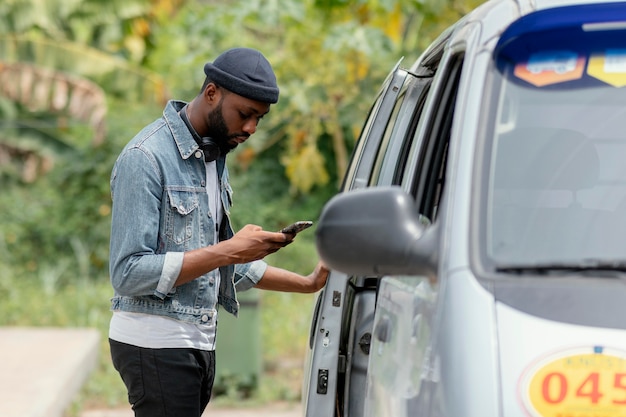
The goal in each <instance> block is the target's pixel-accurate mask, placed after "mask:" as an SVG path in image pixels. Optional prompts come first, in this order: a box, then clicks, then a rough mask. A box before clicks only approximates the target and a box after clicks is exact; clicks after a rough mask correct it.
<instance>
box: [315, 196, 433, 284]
mask: <svg viewBox="0 0 626 417" xmlns="http://www.w3.org/2000/svg"><path fill="white" fill-rule="evenodd" d="M437 242H438V239H437V233H436V226H430V227H429V228H428V229H427V228H426V227H425V226H424V225H423V224H422V222H421V221H420V215H419V213H418V209H417V206H416V204H415V201H414V199H413V198H412V197H411V196H410V195H409V194H407V193H405V192H404V191H402V189H401V188H400V187H396V186H391V187H374V188H366V189H359V190H355V191H348V192H345V193H342V194H338V195H336V196H335V197H333V198H332V199H331V200H330V201H329V202H328V203H327V204H326V205H325V206H324V209H323V210H322V214H321V216H320V220H319V222H318V226H317V230H316V244H317V250H318V252H319V254H320V257H321V259H322V260H323V261H324V262H325V263H326V264H327V265H328V266H329V267H330V268H332V269H335V270H337V271H340V272H343V273H346V274H349V275H376V276H382V275H422V274H426V275H429V276H434V275H435V271H436V261H437V260H436V256H435V255H436V249H437Z"/></svg>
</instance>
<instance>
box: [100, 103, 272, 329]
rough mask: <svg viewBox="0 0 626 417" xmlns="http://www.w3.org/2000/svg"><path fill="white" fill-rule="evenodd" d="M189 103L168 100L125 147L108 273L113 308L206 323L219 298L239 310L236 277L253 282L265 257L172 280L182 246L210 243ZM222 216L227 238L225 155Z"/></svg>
mask: <svg viewBox="0 0 626 417" xmlns="http://www.w3.org/2000/svg"><path fill="white" fill-rule="evenodd" d="M184 105H185V103H184V102H181V101H170V102H168V104H167V105H166V107H165V110H164V111H163V117H161V118H159V119H157V120H156V121H154V122H152V123H151V124H149V125H148V126H146V127H145V128H143V129H142V130H141V131H140V132H139V133H138V134H137V135H136V136H135V137H134V138H133V139H132V140H131V141H130V142H129V143H128V144H127V145H126V147H125V148H124V149H123V150H122V152H121V153H120V155H119V157H118V159H117V161H116V163H115V165H114V167H113V171H112V174H111V196H112V199H113V210H112V224H111V242H110V243H111V245H110V275H111V284H112V286H113V289H114V292H115V293H114V296H113V298H112V299H111V309H112V310H113V311H129V312H138V313H148V314H156V315H161V316H166V317H171V318H175V319H178V320H182V321H185V322H189V323H196V324H206V323H207V322H209V321H210V320H212V318H213V317H214V316H215V313H216V308H217V304H220V305H222V306H223V307H224V308H225V309H226V311H228V312H230V313H232V314H235V315H237V312H238V309H239V303H238V302H237V297H236V290H235V285H236V288H237V289H238V290H245V289H248V288H251V287H252V286H254V285H256V283H257V282H258V281H259V280H260V279H261V277H262V275H263V273H264V272H265V269H266V267H267V265H266V264H265V262H263V261H255V262H251V263H248V264H242V265H229V266H225V267H221V268H220V270H219V273H220V279H219V282H220V288H219V290H218V289H217V288H215V282H216V277H217V271H211V272H209V273H207V274H205V275H202V276H201V277H199V278H197V279H195V280H193V281H191V282H188V283H186V284H183V285H180V286H177V287H174V283H175V282H176V278H177V276H178V274H179V272H180V270H181V268H182V262H183V253H184V252H185V251H189V250H193V249H198V248H201V247H205V246H208V245H212V244H214V243H215V242H214V241H213V239H214V238H213V236H214V232H213V231H214V230H216V229H215V228H216V224H215V221H214V218H213V217H212V216H213V215H212V214H211V212H210V211H209V203H208V197H207V190H206V172H205V170H206V166H205V163H204V155H203V153H202V151H201V150H200V149H199V148H198V145H197V143H196V141H195V140H194V139H193V136H192V135H191V133H190V132H189V130H188V128H187V127H186V125H185V124H184V122H183V120H182V119H181V118H180V116H179V114H178V111H179V110H180V109H182V107H183V106H184ZM216 162H217V167H218V177H219V183H220V189H221V193H220V194H221V200H222V206H223V209H224V219H223V221H222V224H221V225H219V240H225V239H230V238H231V237H232V236H233V230H232V228H231V225H230V207H231V204H232V189H231V187H230V184H229V182H228V170H227V169H226V161H225V157H221V158H219V159H218V160H217V161H216Z"/></svg>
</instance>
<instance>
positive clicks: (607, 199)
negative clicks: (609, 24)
mask: <svg viewBox="0 0 626 417" xmlns="http://www.w3.org/2000/svg"><path fill="white" fill-rule="evenodd" d="M576 36H578V38H576ZM528 38H529V39H526V40H525V39H524V36H523V35H521V36H517V37H516V38H515V40H514V42H517V45H512V46H511V45H507V47H508V48H509V49H508V51H500V52H499V55H498V54H494V58H495V59H494V68H496V73H497V74H496V76H495V77H494V80H495V88H494V89H493V90H492V91H494V92H495V94H494V97H495V98H494V99H493V100H492V102H493V103H495V111H494V113H493V117H492V119H491V122H490V131H491V132H492V134H491V135H489V136H490V137H492V138H493V141H492V143H491V144H490V146H489V148H490V149H489V150H488V152H489V153H490V158H489V159H488V160H489V166H488V169H487V171H488V181H487V184H488V187H487V192H486V194H487V195H486V197H487V198H486V201H487V207H486V208H487V210H486V211H484V213H485V220H486V222H485V225H486V227H485V229H483V230H484V231H485V237H486V243H487V257H488V258H489V259H490V260H491V261H492V262H493V263H494V264H495V265H496V267H499V268H500V270H501V271H506V270H507V268H513V269H515V268H518V267H520V266H523V265H559V266H563V265H566V266H567V265H577V264H581V263H583V264H590V262H591V264H598V265H602V266H604V267H605V266H606V265H610V264H615V265H620V267H621V268H622V269H623V265H624V261H626V35H625V33H624V29H623V28H621V29H620V30H614V28H610V30H606V31H602V30H593V31H591V30H581V28H580V27H579V28H577V31H576V35H575V36H569V35H568V34H567V33H564V34H561V36H556V35H555V36H552V37H551V36H550V34H548V35H546V34H543V38H542V41H541V42H537V41H536V39H535V38H536V37H535V38H533V37H531V36H528ZM568 39H569V40H568ZM520 51H521V52H520ZM620 260H621V261H622V262H620Z"/></svg>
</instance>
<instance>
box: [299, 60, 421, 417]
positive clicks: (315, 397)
mask: <svg viewBox="0 0 626 417" xmlns="http://www.w3.org/2000/svg"><path fill="white" fill-rule="evenodd" d="M432 75H433V74H432V71H430V70H429V69H428V68H426V67H424V68H422V69H421V71H420V73H419V74H417V73H411V72H409V71H407V70H404V69H401V68H400V67H399V64H398V65H396V67H395V68H394V70H393V71H392V72H391V73H390V74H389V76H388V77H387V80H386V81H385V83H384V85H383V88H382V89H381V92H380V94H379V95H378V97H377V100H376V101H375V103H374V105H373V106H372V109H371V111H370V114H369V116H368V119H367V121H366V123H365V125H364V128H363V131H362V134H361V136H360V138H359V140H358V142H357V146H356V148H355V150H354V153H353V156H352V160H351V163H350V166H349V168H348V170H347V172H346V176H345V178H344V181H343V186H342V189H341V191H347V190H354V189H358V188H364V187H370V186H377V185H391V184H398V183H399V181H400V179H401V178H402V172H403V167H404V164H405V161H406V159H407V158H408V154H409V149H410V143H411V141H412V139H413V133H412V132H413V131H414V130H415V127H416V126H415V124H414V120H416V116H415V115H416V113H419V112H421V110H422V108H423V105H424V101H425V97H426V93H427V91H428V88H429V86H430V82H431V80H432ZM378 280H379V279H378V277H353V276H346V275H344V274H340V273H338V272H335V271H332V272H331V275H330V277H329V279H328V283H327V285H326V287H325V289H324V290H323V291H322V292H321V293H320V295H319V297H318V300H317V304H316V308H315V311H314V317H313V323H312V325H311V334H310V340H309V349H310V350H309V352H308V358H307V364H306V367H305V372H306V375H305V385H304V387H303V402H304V409H305V415H306V416H310V417H313V416H331V415H336V416H355V417H356V416H362V415H363V404H364V396H365V392H366V388H365V386H366V378H367V367H368V362H369V346H370V341H371V332H372V326H373V317H374V310H375V305H376V291H377V287H378Z"/></svg>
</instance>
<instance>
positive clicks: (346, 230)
mask: <svg viewBox="0 0 626 417" xmlns="http://www.w3.org/2000/svg"><path fill="white" fill-rule="evenodd" d="M316 233H317V247H318V251H319V253H320V256H321V257H322V259H323V260H324V261H325V262H326V263H327V264H328V265H329V266H330V267H331V268H332V269H333V272H332V274H331V277H330V279H329V281H328V283H327V286H326V288H325V289H324V291H323V292H322V293H321V294H320V296H319V299H318V304H317V306H316V310H315V312H314V318H313V323H312V326H311V338H310V351H309V355H308V361H307V372H308V374H307V377H306V380H305V387H304V392H303V397H304V409H305V415H306V416H308V417H322V416H323V417H330V416H337V417H340V416H341V417H344V416H345V417H361V416H368V417H384V416H393V417H403V416H420V417H421V416H424V417H426V416H442V417H443V416H445V417H491V416H498V417H528V416H531V417H623V416H626V2H624V1H613V2H608V1H607V2H605V1H601V0H596V1H592V0H579V1H570V0H532V1H527V0H517V1H514V0H491V1H488V2H486V3H485V4H483V5H482V6H480V7H479V8H478V9H476V10H475V11H473V12H472V13H470V14H468V15H467V16H466V17H465V18H463V19H462V20H461V21H459V22H458V23H457V24H455V25H454V26H452V27H451V28H449V29H448V30H446V31H445V32H444V33H443V34H442V35H441V36H440V37H439V38H438V39H437V40H436V41H435V42H434V43H433V44H432V45H431V46H430V47H429V48H428V49H427V50H426V51H425V52H424V53H423V54H422V55H421V57H420V58H419V59H418V60H417V61H416V62H414V63H408V64H405V63H403V62H400V63H399V64H398V65H397V66H396V68H394V70H393V71H392V72H391V73H390V75H389V77H388V79H387V80H386V82H385V84H384V85H383V86H382V88H381V90H380V94H379V95H378V98H377V100H376V102H375V103H374V105H373V106H372V110H371V112H370V115H369V117H368V119H367V122H366V124H365V126H364V128H363V131H362V134H361V137H360V139H359V141H358V144H357V146H356V148H355V151H354V155H353V158H352V162H351V165H350V167H349V169H348V171H347V173H346V176H345V181H344V184H343V187H342V192H341V193H339V194H338V195H337V196H336V197H334V198H333V199H331V200H330V201H329V202H328V203H327V204H326V206H325V208H324V210H323V212H322V215H321V217H320V220H319V223H318V227H317V231H316Z"/></svg>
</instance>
